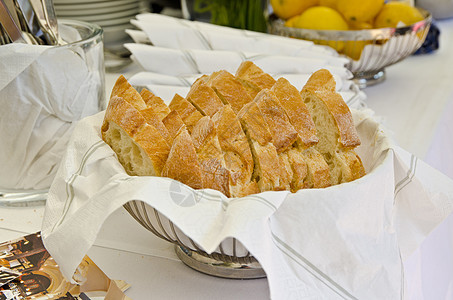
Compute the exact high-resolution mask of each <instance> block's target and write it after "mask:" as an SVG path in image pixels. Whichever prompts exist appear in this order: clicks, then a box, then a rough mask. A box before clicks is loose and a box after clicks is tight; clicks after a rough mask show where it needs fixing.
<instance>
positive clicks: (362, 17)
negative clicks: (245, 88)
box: [269, 0, 432, 88]
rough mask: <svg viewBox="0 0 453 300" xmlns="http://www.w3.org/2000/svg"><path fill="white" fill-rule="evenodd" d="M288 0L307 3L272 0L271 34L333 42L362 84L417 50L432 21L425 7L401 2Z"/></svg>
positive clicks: (373, 81)
mask: <svg viewBox="0 0 453 300" xmlns="http://www.w3.org/2000/svg"><path fill="white" fill-rule="evenodd" d="M284 2H285V1H283V3H284ZM287 2H292V3H293V5H295V4H296V3H300V2H302V3H304V5H305V6H304V7H300V6H299V7H296V8H293V9H292V10H291V9H288V8H286V10H285V9H284V8H285V7H282V6H281V3H282V2H281V1H278V0H275V1H274V0H271V4H272V7H273V9H274V14H272V15H271V16H270V17H269V31H270V33H272V34H277V35H282V36H288V37H293V38H299V39H304V40H310V41H313V42H314V43H316V44H319V45H326V46H330V47H332V48H333V49H335V50H336V51H337V52H338V53H339V54H340V55H343V56H345V57H347V58H349V64H348V66H347V67H348V69H349V70H350V71H351V72H352V73H353V74H354V80H355V81H356V83H357V84H358V85H359V87H361V88H364V87H366V86H370V85H373V84H376V83H378V82H381V81H383V80H384V79H385V68H386V67H387V66H390V65H392V64H395V63H397V62H399V61H401V60H403V59H404V58H406V57H407V56H409V55H411V54H412V53H414V52H415V51H417V49H418V48H420V46H421V45H422V44H423V42H424V41H425V38H426V35H427V34H428V31H429V27H430V25H431V21H432V17H431V14H430V13H429V12H428V11H426V10H423V9H421V8H417V7H413V6H410V5H409V4H406V3H404V2H396V1H395V2H388V3H384V0H333V1H332V0H327V1H325V0H310V1H296V0H288V1H287ZM279 3H280V5H279Z"/></svg>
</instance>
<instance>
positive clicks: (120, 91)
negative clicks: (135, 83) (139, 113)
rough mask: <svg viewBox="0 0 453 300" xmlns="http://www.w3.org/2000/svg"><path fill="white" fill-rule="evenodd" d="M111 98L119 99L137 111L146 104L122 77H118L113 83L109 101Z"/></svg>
mask: <svg viewBox="0 0 453 300" xmlns="http://www.w3.org/2000/svg"><path fill="white" fill-rule="evenodd" d="M113 97H120V98H122V99H124V100H126V101H127V102H129V103H130V104H131V105H132V106H134V107H135V108H136V109H137V110H142V109H145V108H146V103H145V101H144V100H143V98H142V96H141V95H140V94H139V93H138V92H137V91H136V90H135V89H134V88H133V87H132V85H130V83H129V82H128V81H127V80H126V78H125V77H124V76H123V75H120V77H118V79H117V80H116V82H115V85H114V86H113V88H112V93H111V94H110V99H111V98H113Z"/></svg>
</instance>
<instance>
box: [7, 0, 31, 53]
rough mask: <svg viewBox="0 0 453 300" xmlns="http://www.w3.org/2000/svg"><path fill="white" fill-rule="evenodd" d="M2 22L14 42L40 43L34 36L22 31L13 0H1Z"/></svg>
mask: <svg viewBox="0 0 453 300" xmlns="http://www.w3.org/2000/svg"><path fill="white" fill-rule="evenodd" d="M0 23H1V24H2V26H3V29H4V32H6V33H7V35H8V37H9V39H10V40H11V41H12V42H18V43H27V44H38V42H37V41H36V40H35V39H34V38H33V37H31V36H29V35H28V34H27V33H26V32H24V31H22V29H21V27H20V23H19V17H18V15H17V13H16V6H15V5H14V3H13V1H12V0H0ZM3 40H4V39H3Z"/></svg>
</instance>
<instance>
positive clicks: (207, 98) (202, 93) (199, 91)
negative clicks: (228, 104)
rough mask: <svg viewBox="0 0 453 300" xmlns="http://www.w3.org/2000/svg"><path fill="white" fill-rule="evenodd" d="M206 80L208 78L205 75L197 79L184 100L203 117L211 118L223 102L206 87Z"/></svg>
mask: <svg viewBox="0 0 453 300" xmlns="http://www.w3.org/2000/svg"><path fill="white" fill-rule="evenodd" d="M208 79H209V76H207V75H204V76H202V77H200V78H198V79H197V80H196V81H195V82H194V84H193V85H192V87H191V88H190V90H189V92H188V93H187V96H186V99H187V101H189V102H190V103H192V105H193V106H195V107H196V108H197V109H198V111H199V112H200V113H202V114H203V115H204V116H210V117H212V116H213V115H214V114H215V113H216V112H217V111H218V110H219V109H221V108H222V106H223V102H222V100H220V98H219V97H218V95H217V94H216V93H215V92H214V90H213V89H212V88H211V87H209V86H208V84H207V82H208Z"/></svg>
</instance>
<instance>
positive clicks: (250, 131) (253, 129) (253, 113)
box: [238, 102, 281, 192]
mask: <svg viewBox="0 0 453 300" xmlns="http://www.w3.org/2000/svg"><path fill="white" fill-rule="evenodd" d="M238 118H239V120H240V121H241V125H242V129H243V130H244V133H245V135H246V136H247V139H248V142H249V145H250V149H251V151H252V155H253V160H254V172H253V175H252V180H253V181H256V182H257V183H258V186H259V188H260V191H262V192H263V191H271V190H276V189H280V173H281V169H280V161H279V158H278V154H277V149H276V148H275V146H274V145H273V144H272V135H271V133H270V131H269V128H268V125H267V123H266V121H265V120H264V117H263V115H262V114H261V111H260V109H259V108H258V105H257V104H256V103H255V102H250V103H248V104H246V105H245V106H244V107H243V108H242V109H241V111H240V112H239V114H238Z"/></svg>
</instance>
